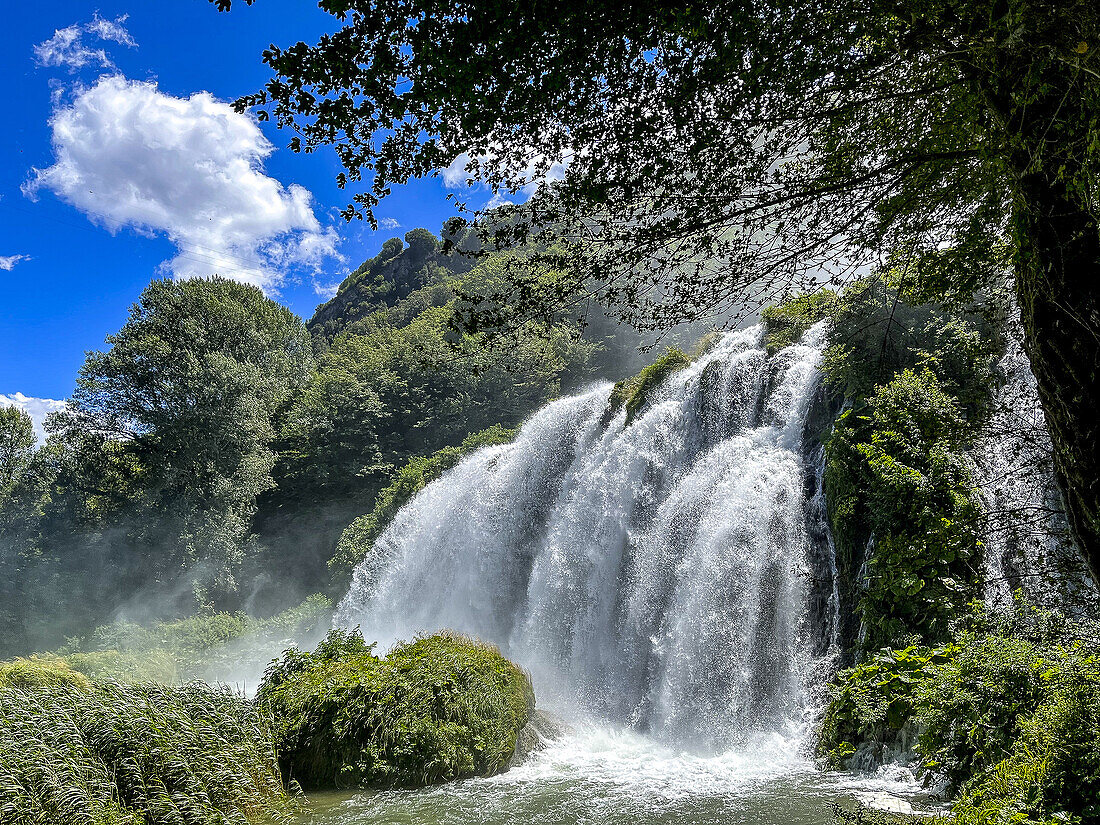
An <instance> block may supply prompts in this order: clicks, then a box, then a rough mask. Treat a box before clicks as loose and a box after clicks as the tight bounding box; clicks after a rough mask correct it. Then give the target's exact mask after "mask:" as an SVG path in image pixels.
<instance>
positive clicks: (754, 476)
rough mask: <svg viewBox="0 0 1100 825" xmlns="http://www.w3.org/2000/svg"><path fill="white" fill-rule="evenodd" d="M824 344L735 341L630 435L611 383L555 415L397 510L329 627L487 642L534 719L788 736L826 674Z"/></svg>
mask: <svg viewBox="0 0 1100 825" xmlns="http://www.w3.org/2000/svg"><path fill="white" fill-rule="evenodd" d="M823 339H824V326H823V325H821V324H819V325H818V326H816V327H814V328H813V329H811V330H810V331H809V332H808V333H806V335H805V336H804V338H803V340H802V341H801V342H800V343H798V344H796V345H794V346H790V347H787V348H786V349H784V350H782V351H780V352H778V353H776V354H774V355H772V356H769V355H768V354H767V352H766V351H765V350H764V348H763V330H762V328H761V327H760V326H756V327H752V328H750V329H747V330H743V331H739V332H735V333H730V334H728V335H726V336H725V337H723V338H722V339H721V340H720V341H719V342H718V343H717V344H716V345H715V346H714V347H713V348H712V349H711V350H710V351H709V352H708V353H707V354H705V355H703V356H702V357H700V358H699V359H698V360H697V361H695V362H694V363H693V364H692V365H691V366H690V367H688V368H686V369H684V370H682V371H680V372H679V373H676V374H674V375H673V376H671V377H670V378H669V379H668V380H667V381H666V382H665V383H664V384H663V386H662V387H661V388H660V389H659V391H658V392H656V393H655V395H654V397H653V398H652V400H651V401H650V403H649V404H648V405H647V406H646V407H645V408H644V410H643V411H642V412H640V413H639V415H638V416H637V417H636V419H635V420H633V421H632V422H631V423H630V424H629V425H627V423H626V416H625V413H624V412H623V411H621V410H620V411H618V412H617V414H616V415H615V416H613V417H610V416H609V415H608V399H609V395H610V391H611V387H610V385H607V384H603V385H600V386H596V387H594V388H592V389H590V390H589V391H587V392H584V393H582V394H580V395H576V396H573V397H569V398H563V399H561V400H559V401H556V402H553V403H551V404H549V405H548V406H546V407H544V408H543V409H542V410H540V411H539V412H538V413H536V414H535V415H534V416H533V417H532V418H531V419H530V420H529V421H528V422H527V423H526V424H525V425H524V426H523V428H522V429H521V430H520V432H519V434H518V436H517V438H516V439H515V441H514V442H512V443H511V444H508V445H505V446H497V447H488V448H485V449H482V450H480V451H478V452H477V453H474V454H472V455H470V456H469V457H467V458H466V459H465V460H464V461H463V462H461V463H460V464H459V465H458V466H456V467H455V468H454V469H452V470H451V471H449V472H448V473H446V474H445V475H444V476H443V477H442V478H441V479H439V480H438V481H436V482H435V483H433V484H430V485H428V486H427V487H426V488H425V489H424V490H422V491H421V492H420V493H418V494H417V495H416V496H415V497H414V498H413V499H412V500H411V501H410V502H409V503H408V504H407V505H406V506H405V507H403V508H402V509H401V511H400V512H399V513H398V514H397V516H396V517H395V518H394V520H393V522H392V523H391V524H390V526H389V527H388V529H387V530H386V531H385V532H384V533H383V535H382V536H381V537H380V538H379V540H378V541H377V542H376V544H375V546H374V548H373V550H372V553H371V555H370V558H368V559H367V560H366V561H365V562H364V563H363V564H361V565H360V567H359V568H358V569H357V570H356V573H355V576H354V580H353V583H352V586H351V589H350V591H349V593H348V594H347V596H346V597H345V598H344V600H343V601H342V602H341V604H340V605H339V607H338V610H337V614H336V622H337V624H339V625H343V626H354V625H359V626H360V627H361V629H362V630H363V633H364V636H366V637H367V638H368V639H376V640H378V641H379V642H380V645H381V646H382V647H385V646H386V645H388V644H391V643H393V642H394V641H396V640H399V639H409V638H411V637H413V636H415V635H416V634H418V633H422V632H430V631H434V630H438V629H442V628H449V629H453V630H455V631H459V632H462V633H467V634H470V635H473V636H477V637H479V638H481V639H485V640H487V641H491V642H494V643H496V644H497V645H499V646H500V647H501V649H502V650H503V652H504V653H505V654H506V655H508V656H510V657H511V658H513V659H515V660H516V661H518V662H520V663H521V664H522V665H523V666H525V667H527V668H528V669H529V670H530V671H531V672H532V674H533V677H534V681H535V685H536V690H537V691H538V692H539V696H540V702H542V703H544V704H546V703H549V704H550V705H551V706H557V707H559V708H569V709H571V710H573V711H577V712H583V713H587V714H592V715H594V716H596V717H598V718H600V719H605V720H609V721H612V722H617V723H623V724H627V725H630V726H632V727H634V728H636V729H637V730H640V731H643V732H646V733H649V734H651V735H652V736H654V737H657V738H660V739H662V740H665V741H668V742H672V743H682V744H690V745H691V746H693V747H695V748H699V749H710V750H717V749H723V748H726V747H729V746H730V745H733V744H736V743H738V742H743V741H745V739H746V738H747V737H748V736H749V735H751V734H754V733H759V732H768V731H780V732H782V731H787V730H792V731H793V729H794V728H796V727H797V726H798V725H800V724H801V722H802V721H803V719H804V715H805V713H806V708H807V705H808V702H809V699H808V696H809V693H808V689H809V688H810V687H811V686H808V685H807V684H806V682H807V679H808V674H810V673H812V672H813V671H814V665H815V661H814V660H815V657H816V656H817V655H818V652H815V650H814V648H815V645H814V644H813V642H812V639H813V637H814V632H813V631H812V630H811V628H809V627H808V626H807V625H808V624H809V623H810V622H811V618H810V611H809V609H808V605H809V604H810V601H811V598H810V592H809V591H810V589H811V583H810V580H809V579H810V576H809V569H808V562H807V559H808V555H809V552H810V547H809V544H810V542H811V540H812V539H811V538H810V536H809V531H808V529H807V525H808V523H809V522H812V520H813V518H817V519H820V513H816V511H815V513H814V514H813V516H812V517H811V513H810V509H812V508H808V502H807V490H806V478H807V476H809V477H810V478H812V477H813V475H814V468H813V466H812V457H811V460H810V461H807V458H806V456H804V455H803V449H802V433H803V429H804V426H805V422H806V417H807V413H808V410H809V407H810V403H811V400H812V398H813V395H814V392H815V390H816V388H817V384H818V364H819V362H820V359H821V350H822V346H823V343H822V342H823ZM609 417H610V421H609V420H608V419H609ZM818 509H820V508H818ZM828 586H830V587H831V584H829V585H828ZM818 635H820V634H818Z"/></svg>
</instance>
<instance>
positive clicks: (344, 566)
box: [328, 424, 517, 593]
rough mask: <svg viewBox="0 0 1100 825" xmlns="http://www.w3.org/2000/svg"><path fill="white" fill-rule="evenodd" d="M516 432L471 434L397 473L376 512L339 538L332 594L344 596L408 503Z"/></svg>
mask: <svg viewBox="0 0 1100 825" xmlns="http://www.w3.org/2000/svg"><path fill="white" fill-rule="evenodd" d="M516 432H517V430H510V429H507V428H506V427H502V426H500V425H499V424H495V425H493V426H492V427H489V428H487V429H484V430H482V431H480V432H476V433H472V434H470V435H468V436H466V438H465V439H464V440H463V442H462V444H460V445H459V446H458V447H444V448H443V449H442V450H438V451H436V452H435V453H432V454H431V455H430V456H414V457H413V458H410V459H409V460H408V462H407V463H406V464H405V466H404V467H402V468H401V469H400V470H398V471H397V473H396V474H395V476H394V478H393V481H391V482H390V483H389V485H388V486H387V487H385V488H384V489H383V490H382V491H381V492H380V493H379V494H378V497H377V498H376V499H375V503H374V509H373V510H372V511H371V512H370V513H367V514H366V515H363V516H359V518H357V519H355V521H353V522H352V523H351V524H349V525H348V526H347V527H346V528H345V529H344V532H343V533H342V534H341V535H340V541H339V542H338V543H337V545H336V552H335V554H334V555H333V557H332V558H331V559H330V560H329V562H328V568H329V573H330V574H331V576H332V582H331V591H332V592H333V593H343V592H346V591H347V589H348V585H349V584H350V583H351V576H352V573H353V572H354V571H355V568H356V567H358V566H359V563H360V562H361V561H363V559H365V558H366V557H367V554H368V553H370V551H371V548H372V547H373V546H374V542H375V541H377V540H378V537H379V536H380V535H382V532H383V531H384V530H385V529H386V527H387V526H389V523H390V521H392V520H393V517H394V516H395V515H397V511H398V510H400V509H401V508H402V507H403V506H404V505H405V503H406V502H408V501H409V499H411V498H412V497H413V496H414V495H416V494H417V493H418V492H420V491H421V490H422V489H424V487H426V486H427V485H428V484H430V483H431V482H433V481H435V480H436V479H437V478H439V477H440V476H441V475H443V474H444V473H445V472H447V470H449V469H451V468H452V467H454V466H455V465H456V464H458V463H459V462H460V461H461V460H462V459H463V458H465V457H466V456H467V455H469V454H470V453H472V452H474V451H475V450H479V449H481V448H482V447H490V446H494V445H497V444H507V443H508V442H510V441H512V440H513V439H514V438H515V437H516Z"/></svg>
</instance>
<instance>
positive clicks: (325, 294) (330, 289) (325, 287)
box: [313, 278, 340, 301]
mask: <svg viewBox="0 0 1100 825" xmlns="http://www.w3.org/2000/svg"><path fill="white" fill-rule="evenodd" d="M339 291H340V282H339V281H333V282H332V283H331V284H324V283H321V282H320V281H319V280H317V279H316V278H314V279H313V292H314V293H315V294H316V295H317V296H318V297H320V298H324V299H325V300H326V301H328V300H330V299H332V298H333V297H335V296H336V293H337V292H339Z"/></svg>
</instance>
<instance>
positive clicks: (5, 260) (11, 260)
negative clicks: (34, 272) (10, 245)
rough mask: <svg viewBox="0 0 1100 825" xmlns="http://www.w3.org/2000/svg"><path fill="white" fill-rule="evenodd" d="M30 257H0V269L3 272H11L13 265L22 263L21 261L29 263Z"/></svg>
mask: <svg viewBox="0 0 1100 825" xmlns="http://www.w3.org/2000/svg"><path fill="white" fill-rule="evenodd" d="M30 259H31V256H30V255H0V269H2V270H4V271H5V272H11V271H12V270H13V269H15V265H16V264H18V263H22V262H23V261H29V260H30Z"/></svg>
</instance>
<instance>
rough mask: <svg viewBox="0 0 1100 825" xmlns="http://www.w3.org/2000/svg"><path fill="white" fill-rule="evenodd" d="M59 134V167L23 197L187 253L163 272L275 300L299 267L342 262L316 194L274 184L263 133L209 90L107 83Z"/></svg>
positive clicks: (56, 118)
mask: <svg viewBox="0 0 1100 825" xmlns="http://www.w3.org/2000/svg"><path fill="white" fill-rule="evenodd" d="M50 126H51V127H52V130H53V148H54V155H55V162H54V164H53V165H52V166H50V167H49V168H47V169H35V170H34V174H33V176H32V178H31V179H30V180H29V181H27V183H26V184H24V186H23V192H24V194H26V195H27V196H28V197H32V198H33V197H35V196H36V195H37V193H38V192H39V191H40V190H41V189H48V190H50V191H52V192H54V193H55V194H56V195H57V196H58V197H60V198H61V199H62V200H64V201H66V202H68V203H70V204H72V205H73V206H75V207H76V208H77V209H80V210H81V211H82V212H84V213H85V214H86V215H87V216H88V217H89V218H90V219H91V220H92V221H94V222H96V223H99V224H101V225H103V226H105V227H106V228H107V229H109V230H110V231H112V232H117V231H118V230H119V229H121V228H123V227H128V228H131V229H134V230H135V231H137V232H140V233H144V234H148V235H156V234H158V233H163V234H164V235H166V236H167V237H168V238H169V239H170V240H171V241H172V242H173V243H174V244H175V245H176V247H177V249H178V254H177V255H176V257H174V258H172V259H171V260H169V261H166V262H165V263H164V264H163V265H162V266H163V267H164V268H165V269H166V270H167V271H169V272H171V273H172V274H173V275H174V276H175V277H177V278H191V277H198V276H209V275H213V274H220V275H224V276H226V277H231V278H235V279H237V280H240V281H244V282H246V283H251V284H255V285H257V286H260V287H261V288H263V289H264V290H265V291H267V292H269V293H270V292H272V291H274V290H276V289H277V288H278V286H279V284H280V283H282V282H283V280H284V279H285V277H286V275H287V274H288V272H289V270H290V269H291V268H292V267H295V266H304V267H307V268H309V269H311V270H313V271H317V270H319V269H320V267H321V264H322V262H323V261H324V260H325V259H327V258H336V259H338V260H342V257H341V256H340V255H339V253H338V252H337V251H336V246H337V243H338V242H339V237H338V236H337V234H336V232H335V230H334V229H333V228H332V227H327V228H323V227H322V226H321V224H320V222H319V221H318V220H317V217H316V215H314V212H313V196H312V195H311V194H310V192H309V191H308V190H307V189H305V188H304V187H302V186H298V185H291V186H283V185H282V184H281V183H280V182H279V181H277V180H275V179H274V178H272V177H269V176H268V175H266V174H265V171H264V159H265V158H266V157H267V156H268V155H270V154H271V152H272V151H273V149H274V147H273V146H272V145H271V143H270V142H269V141H268V140H267V138H265V137H264V135H263V133H262V132H261V131H260V129H259V127H258V126H257V125H256V123H255V122H254V121H253V120H252V119H250V118H249V117H247V116H245V115H242V114H238V113H237V112H235V111H234V110H233V108H232V107H231V106H229V104H227V103H223V102H221V101H219V100H217V99H215V98H214V97H213V96H212V95H211V94H209V93H208V92H199V93H196V94H193V95H191V97H189V98H177V97H172V96H170V95H167V94H164V93H163V92H161V91H159V90H158V89H157V86H156V84H155V83H151V82H139V81H132V80H127V79H126V78H124V77H119V76H110V77H101V78H100V79H99V80H98V81H97V82H96V84H95V85H94V86H92V87H90V88H81V89H78V90H77V91H76V95H75V98H74V99H73V101H72V102H71V104H68V105H65V106H61V107H60V108H58V109H57V110H56V111H55V112H54V114H53V117H52V118H51V120H50Z"/></svg>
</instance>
